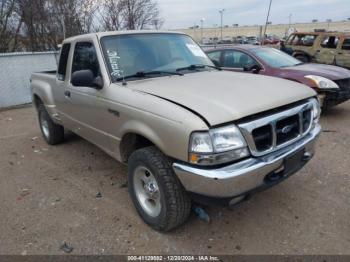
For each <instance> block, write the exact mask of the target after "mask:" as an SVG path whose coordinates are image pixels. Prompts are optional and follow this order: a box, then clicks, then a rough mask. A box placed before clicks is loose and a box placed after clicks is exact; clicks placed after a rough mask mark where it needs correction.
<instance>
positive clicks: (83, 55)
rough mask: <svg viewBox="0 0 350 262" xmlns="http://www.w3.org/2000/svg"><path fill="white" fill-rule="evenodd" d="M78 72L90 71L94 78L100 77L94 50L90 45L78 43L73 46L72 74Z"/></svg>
mask: <svg viewBox="0 0 350 262" xmlns="http://www.w3.org/2000/svg"><path fill="white" fill-rule="evenodd" d="M80 70H91V71H92V72H93V74H94V76H95V77H97V76H99V75H100V67H99V64H98V60H97V55H96V49H95V47H94V45H93V44H92V43H89V42H80V43H77V44H76V45H75V49H74V56H73V64H72V74H73V73H74V72H76V71H80Z"/></svg>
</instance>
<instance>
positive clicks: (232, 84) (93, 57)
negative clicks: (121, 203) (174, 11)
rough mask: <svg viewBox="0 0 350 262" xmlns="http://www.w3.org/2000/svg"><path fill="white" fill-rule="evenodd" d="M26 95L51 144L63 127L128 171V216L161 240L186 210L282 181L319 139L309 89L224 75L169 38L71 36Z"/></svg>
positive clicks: (185, 43)
mask: <svg viewBox="0 0 350 262" xmlns="http://www.w3.org/2000/svg"><path fill="white" fill-rule="evenodd" d="M31 91H32V95H33V103H34V105H35V107H36V109H37V112H38V118H39V124H40V128H41V131H42V134H43V137H44V139H45V140H46V141H47V143H48V144H50V145H55V144H58V143H61V142H63V141H64V133H65V132H64V131H65V130H70V131H72V132H74V133H76V134H77V135H79V136H81V137H83V138H85V139H87V140H88V141H90V142H91V143H93V144H95V145H96V146H98V147H100V148H101V149H102V150H104V151H105V152H106V153H107V154H109V155H111V156H112V157H113V158H115V159H117V160H118V161H120V162H122V163H125V164H127V165H128V187H129V192H130V196H131V199H132V201H133V203H134V205H135V207H136V210H137V212H138V213H139V215H140V216H141V217H142V219H143V220H144V221H145V222H146V223H147V224H148V225H150V226H151V227H152V228H154V229H156V230H159V231H168V230H171V229H173V228H175V227H177V226H179V225H181V224H182V223H184V222H185V221H186V219H187V218H188V216H189V214H190V211H191V205H192V201H196V202H199V203H204V204H215V205H227V206H234V205H235V204H237V203H239V202H241V201H242V200H245V199H247V198H248V197H249V196H251V195H252V194H253V193H255V192H258V191H261V190H264V189H266V188H269V187H271V186H274V185H276V184H278V183H279V182H281V181H283V180H285V179H286V178H288V177H289V176H291V175H292V174H294V173H296V172H297V171H298V170H300V168H302V167H303V166H304V165H305V164H306V163H307V162H308V161H309V160H310V159H311V158H312V156H313V155H314V148H315V141H316V138H317V137H318V135H319V133H320V130H321V129H320V126H319V124H318V121H319V117H320V107H319V103H318V101H317V99H316V93H315V91H313V90H312V89H311V88H309V87H307V86H304V85H302V84H299V83H296V82H292V81H288V80H283V79H278V78H272V77H267V76H260V75H248V74H243V73H234V74H233V73H231V72H224V71H221V70H220V69H219V68H216V67H215V66H214V64H213V63H212V62H211V61H210V59H209V58H208V57H207V55H206V54H205V53H204V52H203V51H202V49H201V48H200V47H199V46H198V45H197V44H196V43H195V42H194V41H193V40H192V39H191V38H190V37H189V36H187V35H185V34H182V33H175V32H160V31H126V32H107V33H95V34H89V35H81V36H76V37H72V38H68V39H66V40H64V42H63V44H62V48H61V52H60V59H59V64H58V70H57V72H42V73H34V74H33V75H32V77H31Z"/></svg>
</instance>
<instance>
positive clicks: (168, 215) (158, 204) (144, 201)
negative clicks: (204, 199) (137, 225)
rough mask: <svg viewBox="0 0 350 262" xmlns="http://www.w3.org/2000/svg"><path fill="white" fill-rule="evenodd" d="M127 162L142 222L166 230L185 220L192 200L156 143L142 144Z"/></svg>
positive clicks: (130, 189)
mask: <svg viewBox="0 0 350 262" xmlns="http://www.w3.org/2000/svg"><path fill="white" fill-rule="evenodd" d="M128 166H129V167H128V184H129V193H130V196H131V199H132V201H133V203H134V205H135V207H136V210H137V212H138V213H139V215H140V216H141V218H142V219H143V220H144V221H145V223H147V224H148V225H149V226H151V227H152V228H153V229H155V230H158V231H163V232H166V231H169V230H171V229H173V228H176V227H178V226H180V225H181V224H183V223H184V222H185V221H186V220H187V218H188V216H189V214H190V211H191V200H190V198H189V197H188V195H187V193H186V191H185V189H184V188H183V186H182V184H181V183H180V181H179V180H178V178H177V176H176V175H175V173H174V171H173V169H172V167H171V164H170V163H169V160H168V159H167V157H166V156H165V155H163V154H162V153H161V152H160V151H159V150H158V149H157V148H155V147H146V148H142V149H139V150H137V151H135V152H134V153H133V154H132V155H131V156H130V158H129V162H128Z"/></svg>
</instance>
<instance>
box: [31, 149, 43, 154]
mask: <svg viewBox="0 0 350 262" xmlns="http://www.w3.org/2000/svg"><path fill="white" fill-rule="evenodd" d="M33 152H34V153H36V154H42V152H41V151H40V150H38V149H35V150H34V151H33Z"/></svg>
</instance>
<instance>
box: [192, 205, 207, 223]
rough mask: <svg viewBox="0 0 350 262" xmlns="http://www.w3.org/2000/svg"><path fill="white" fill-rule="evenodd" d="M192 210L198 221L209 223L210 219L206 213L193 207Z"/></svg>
mask: <svg viewBox="0 0 350 262" xmlns="http://www.w3.org/2000/svg"><path fill="white" fill-rule="evenodd" d="M192 210H193V212H194V213H195V214H196V215H197V217H198V218H199V219H200V220H203V221H205V222H207V223H210V217H209V215H208V213H207V212H206V211H205V210H204V209H203V208H201V207H199V206H195V205H194V206H193V207H192Z"/></svg>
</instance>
